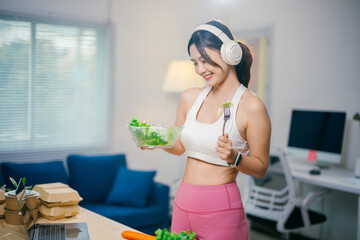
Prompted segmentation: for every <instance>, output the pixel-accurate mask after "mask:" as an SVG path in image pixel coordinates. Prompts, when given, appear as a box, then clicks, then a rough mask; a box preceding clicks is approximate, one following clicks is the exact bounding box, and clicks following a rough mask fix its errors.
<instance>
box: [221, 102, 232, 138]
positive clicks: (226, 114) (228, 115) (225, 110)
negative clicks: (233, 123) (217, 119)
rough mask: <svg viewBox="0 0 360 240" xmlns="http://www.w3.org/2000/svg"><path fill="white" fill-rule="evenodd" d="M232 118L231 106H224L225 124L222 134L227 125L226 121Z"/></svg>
mask: <svg viewBox="0 0 360 240" xmlns="http://www.w3.org/2000/svg"><path fill="white" fill-rule="evenodd" d="M229 119H230V107H225V108H224V125H223V131H222V135H223V136H224V131H225V125H226V122H227V121H228V120H229Z"/></svg>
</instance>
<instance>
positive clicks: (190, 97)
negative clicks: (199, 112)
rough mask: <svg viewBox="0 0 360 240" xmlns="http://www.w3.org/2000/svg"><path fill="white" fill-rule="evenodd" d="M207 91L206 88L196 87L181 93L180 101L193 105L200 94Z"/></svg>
mask: <svg viewBox="0 0 360 240" xmlns="http://www.w3.org/2000/svg"><path fill="white" fill-rule="evenodd" d="M204 89H205V87H196V88H189V89H186V90H185V91H183V92H182V93H181V97H180V100H181V101H182V102H184V103H186V104H193V103H194V102H195V100H196V98H197V97H198V96H199V94H200V93H201V92H202V91H203V90H204Z"/></svg>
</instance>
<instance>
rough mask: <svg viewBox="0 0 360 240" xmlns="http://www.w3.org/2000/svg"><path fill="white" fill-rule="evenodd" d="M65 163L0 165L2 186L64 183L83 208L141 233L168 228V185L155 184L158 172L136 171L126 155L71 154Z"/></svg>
mask: <svg viewBox="0 0 360 240" xmlns="http://www.w3.org/2000/svg"><path fill="white" fill-rule="evenodd" d="M66 163H67V170H66V168H65V166H64V162H63V161H61V160H53V161H50V162H40V163H11V162H3V163H1V165H0V168H1V171H0V184H2V183H5V184H6V185H7V187H12V184H11V182H10V180H9V177H12V178H14V179H19V178H20V177H26V185H28V186H34V185H36V184H42V183H50V182H62V183H65V184H68V185H69V186H70V187H72V188H73V189H76V190H77V191H78V192H79V194H80V196H81V197H82V198H83V201H81V202H80V206H82V207H84V208H86V209H89V210H91V211H93V212H96V213H98V214H100V215H103V216H105V217H107V218H110V219H112V220H114V221H117V222H120V223H122V224H125V225H127V226H129V227H132V228H134V229H137V230H139V231H141V232H144V233H148V234H154V232H155V231H156V230H157V229H158V228H168V227H169V190H170V189H169V186H167V185H165V184H162V183H158V182H155V181H153V178H154V176H155V174H156V172H155V171H138V170H137V171H135V170H131V169H128V168H127V166H126V156H125V155H124V154H112V155H92V156H90V155H69V156H68V157H67V159H66Z"/></svg>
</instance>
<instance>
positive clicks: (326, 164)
mask: <svg viewBox="0 0 360 240" xmlns="http://www.w3.org/2000/svg"><path fill="white" fill-rule="evenodd" d="M330 165H331V164H330V163H329V162H327V161H321V160H319V159H317V160H316V166H318V167H319V168H321V169H326V168H330Z"/></svg>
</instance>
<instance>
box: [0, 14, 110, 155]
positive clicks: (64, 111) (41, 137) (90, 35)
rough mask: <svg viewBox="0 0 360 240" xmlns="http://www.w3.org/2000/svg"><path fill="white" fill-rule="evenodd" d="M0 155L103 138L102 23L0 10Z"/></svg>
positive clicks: (86, 144) (89, 144) (97, 143)
mask: <svg viewBox="0 0 360 240" xmlns="http://www.w3.org/2000/svg"><path fill="white" fill-rule="evenodd" d="M0 36H1V38H0V154H1V153H6V154H8V153H11V152H27V151H49V150H56V151H58V150H61V149H79V148H81V149H83V148H89V149H90V148H94V147H95V148H96V147H97V148H99V147H100V148H101V147H105V146H106V145H108V144H109V138H110V136H109V131H108V129H109V122H110V121H109V107H108V106H109V99H108V98H109V78H108V75H107V64H106V63H107V56H106V52H107V50H106V28H105V27H104V26H91V25H84V24H82V25H79V24H77V25H76V24H66V25H65V24H59V23H48V22H46V20H42V21H39V20H35V19H28V18H27V19H26V20H25V19H21V18H19V17H16V18H12V17H11V16H8V15H2V14H0Z"/></svg>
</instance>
